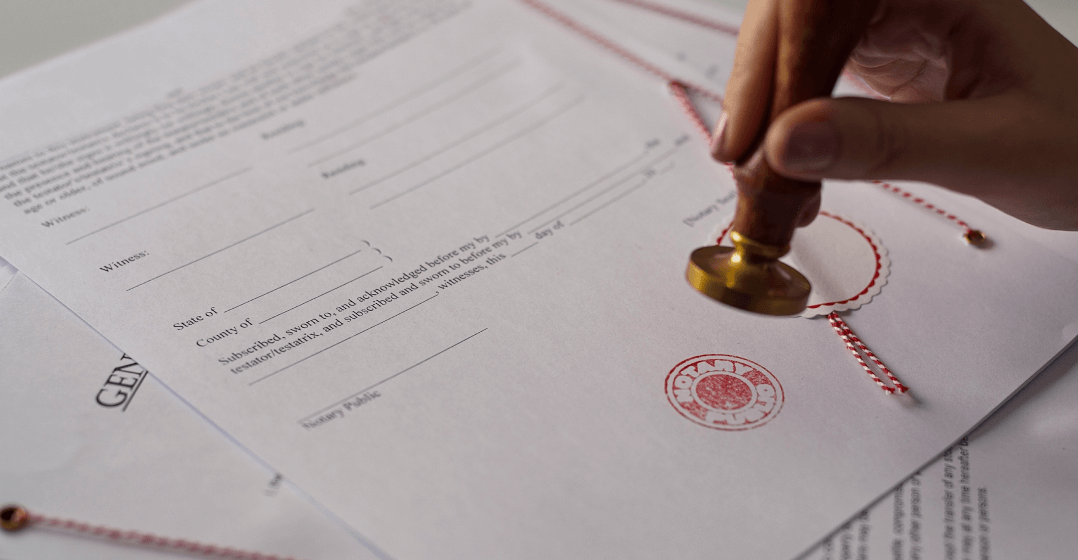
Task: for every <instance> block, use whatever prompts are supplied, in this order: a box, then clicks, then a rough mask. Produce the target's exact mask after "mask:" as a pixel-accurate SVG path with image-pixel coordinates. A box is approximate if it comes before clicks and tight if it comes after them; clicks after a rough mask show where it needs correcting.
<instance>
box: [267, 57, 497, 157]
mask: <svg viewBox="0 0 1078 560" xmlns="http://www.w3.org/2000/svg"><path fill="white" fill-rule="evenodd" d="M500 51H501V48H500V47H499V48H496V49H493V50H491V51H487V52H486V53H484V54H482V55H480V56H478V57H476V58H474V59H472V60H470V61H468V62H465V63H464V64H462V65H460V66H458V67H457V68H455V69H453V70H451V71H450V72H449V73H447V74H443V75H442V76H439V77H438V78H435V79H434V80H432V81H430V82H427V83H425V84H423V85H422V86H419V87H418V88H416V89H414V90H412V91H410V92H408V93H406V94H404V95H403V96H401V97H398V98H397V99H396V100H395V101H393V102H392V103H389V104H387V105H383V106H382V107H379V108H378V109H375V110H374V111H371V112H370V113H367V114H366V115H363V116H362V117H360V118H358V119H356V120H354V121H352V122H351V123H349V124H346V125H344V126H342V127H340V128H338V129H336V130H334V131H332V132H330V133H328V134H325V135H322V136H319V137H318V138H315V139H314V140H311V141H310V142H307V143H305V144H301V145H299V146H297V147H295V148H293V149H292V150H291V151H289V152H288V155H292V154H294V153H296V152H299V151H302V150H306V149H307V148H310V147H312V146H314V145H316V144H320V143H322V142H323V141H325V140H329V139H330V138H333V137H334V136H337V135H338V134H341V133H342V132H347V131H348V130H351V129H353V128H355V127H357V126H359V125H361V124H363V123H365V122H367V121H369V120H371V119H373V118H375V117H377V116H379V115H382V114H385V113H386V112H387V111H390V110H392V109H395V108H397V107H400V106H401V105H403V104H404V103H406V102H408V101H411V100H412V99H415V98H416V97H418V96H419V95H421V94H423V93H427V92H429V91H430V90H431V88H433V87H436V86H439V85H441V84H443V83H445V82H448V81H450V80H452V79H453V78H456V77H457V76H459V75H461V74H463V73H464V72H467V71H468V70H471V69H472V68H474V67H476V66H478V65H480V64H482V63H483V62H486V61H487V60H489V59H491V58H493V57H494V56H495V55H497V54H498V53H499V52H500Z"/></svg>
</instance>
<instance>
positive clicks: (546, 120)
mask: <svg viewBox="0 0 1078 560" xmlns="http://www.w3.org/2000/svg"><path fill="white" fill-rule="evenodd" d="M583 100H584V96H580V97H577V98H576V99H574V100H572V101H570V102H569V103H567V104H565V105H564V106H562V107H559V108H558V110H557V111H555V112H554V113H552V114H550V115H548V116H546V117H544V118H543V119H541V120H539V121H538V122H535V123H533V124H532V125H530V126H528V127H527V128H524V129H523V130H520V131H518V132H516V133H515V134H513V135H512V136H510V137H508V138H505V139H503V140H500V141H498V142H497V143H496V144H494V145H493V146H490V147H489V148H487V149H485V150H483V151H481V152H479V153H477V154H475V155H473V156H472V157H469V158H467V159H465V160H464V161H461V162H459V163H457V164H456V165H454V166H452V167H450V168H449V169H446V170H444V171H442V172H441V173H438V174H437V175H434V176H433V177H429V178H428V179H426V180H424V181H422V182H420V183H418V184H415V185H412V186H411V187H409V188H407V189H405V190H403V191H401V192H399V193H397V194H395V195H393V196H391V197H389V198H387V199H385V200H383V201H381V202H379V203H377V204H374V205H373V206H371V209H372V210H373V209H375V208H378V207H379V206H382V205H384V204H388V203H390V202H393V201H394V200H396V199H398V198H400V197H402V196H404V195H406V194H409V193H412V192H414V191H416V190H419V189H420V188H422V187H425V186H427V185H429V184H430V183H433V182H434V181H437V180H438V179H441V178H442V177H445V176H446V175H449V174H450V173H453V172H454V171H457V170H459V169H461V168H462V167H465V166H467V165H469V164H471V163H474V162H476V161H478V160H480V159H482V158H484V157H486V156H488V155H490V154H492V153H494V152H496V151H498V150H500V149H501V148H504V147H506V146H508V145H509V144H512V143H513V142H515V141H517V140H519V139H521V138H523V137H525V136H527V135H529V134H531V133H532V132H535V131H536V130H538V129H540V128H542V127H543V126H546V125H547V124H548V123H550V122H551V121H553V120H554V119H556V118H558V117H560V116H561V115H563V114H565V112H566V111H568V110H569V109H572V108H573V106H575V105H578V104H579V103H580V102H581V101H583Z"/></svg>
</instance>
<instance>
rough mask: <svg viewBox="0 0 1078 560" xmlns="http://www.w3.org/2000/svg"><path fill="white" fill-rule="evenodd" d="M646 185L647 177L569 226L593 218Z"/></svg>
mask: <svg viewBox="0 0 1078 560" xmlns="http://www.w3.org/2000/svg"><path fill="white" fill-rule="evenodd" d="M646 184H648V179H647V177H645V178H643V179H641V180H640V182H639V183H637V184H636V185H633V186H632V187H629V188H628V189H625V191H624V192H622V193H621V194H619V195H617V196H615V197H614V198H611V199H610V200H608V201H606V202H604V203H602V204H600V205H599V206H596V207H595V208H592V210H591V211H590V212H588V213H587V214H584V215H583V216H581V217H579V218H577V219H576V220H573V221H572V222H571V223H570V224H569V225H571V226H575V225H576V224H577V222H580V221H581V220H583V219H584V218H587V217H588V216H591V215H592V214H594V213H596V212H598V211H599V210H602V209H603V208H606V207H607V206H610V205H611V204H613V203H615V202H617V201H619V200H621V199H623V198H625V197H626V196H627V195H628V194H629V193H631V192H633V191H635V190H636V189H639V188H640V187H643V186H644V185H646Z"/></svg>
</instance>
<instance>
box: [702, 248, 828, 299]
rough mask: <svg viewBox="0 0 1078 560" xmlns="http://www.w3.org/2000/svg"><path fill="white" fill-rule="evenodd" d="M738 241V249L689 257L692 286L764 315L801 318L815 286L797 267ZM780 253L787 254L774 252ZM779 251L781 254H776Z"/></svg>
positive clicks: (707, 294)
mask: <svg viewBox="0 0 1078 560" xmlns="http://www.w3.org/2000/svg"><path fill="white" fill-rule="evenodd" d="M737 237H738V238H735V245H737V246H736V247H719V246H717V245H714V246H711V247H701V248H699V249H697V250H695V251H693V252H692V256H690V257H689V267H688V270H686V271H685V277H686V278H687V279H688V280H689V284H691V285H692V287H694V288H696V289H697V290H699V291H700V292H702V293H703V294H704V295H706V296H708V297H710V298H711V299H714V300H715V301H718V302H721V303H725V304H726V305H730V306H733V307H736V308H738V309H744V310H745V311H751V312H753V313H761V314H764V315H797V314H798V313H800V312H801V311H804V309H805V306H806V305H807V304H808V298H809V292H810V291H811V289H812V286H811V285H810V284H809V281H808V279H807V278H805V277H804V275H802V274H801V273H800V272H798V271H797V270H796V269H794V268H793V267H791V266H789V265H787V264H786V263H782V262H779V261H778V260H776V259H777V257H772V256H771V255H767V256H761V255H760V254H759V253H755V252H753V251H752V247H751V246H750V247H746V245H749V244H755V242H753V241H752V240H749V239H746V238H744V237H742V236H737ZM770 249H772V251H770V252H771V253H774V252H778V251H781V252H779V256H781V255H782V254H785V253H786V250H782V249H779V248H770ZM776 249H778V250H776Z"/></svg>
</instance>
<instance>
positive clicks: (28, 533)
mask: <svg viewBox="0 0 1078 560" xmlns="http://www.w3.org/2000/svg"><path fill="white" fill-rule="evenodd" d="M0 335H2V336H0V364H3V375H2V378H3V387H4V390H3V391H0V409H2V410H3V411H4V416H5V418H7V422H8V427H7V429H5V430H3V431H2V432H0V448H2V449H3V450H4V454H3V460H2V461H0V503H2V504H4V505H6V504H10V503H17V504H20V505H23V506H25V507H26V508H27V509H29V510H30V511H32V512H34V513H38V514H41V515H47V516H52V517H63V518H68V519H74V520H76V521H81V522H83V523H89V524H91V525H104V526H108V527H113V528H117V529H121V530H124V531H129V530H134V531H141V532H149V533H153V534H156V535H161V536H167V537H172V538H183V539H187V540H193V541H198V542H204V543H207V544H214V545H218V546H230V547H234V548H239V549H243V550H252V551H258V552H263V553H266V554H277V555H278V556H280V557H284V556H293V557H296V558H308V559H316V558H317V559H321V558H326V559H329V558H337V559H341V560H344V559H356V558H360V559H362V558H377V556H376V555H375V554H374V553H372V552H371V551H370V550H369V549H368V548H367V547H366V546H365V544H364V543H363V542H361V541H360V540H358V539H357V538H356V537H355V536H354V535H352V534H351V533H350V531H349V530H348V529H347V528H346V527H343V526H341V525H340V524H339V523H335V522H334V521H333V520H332V519H331V518H329V517H327V516H326V514H325V513H324V512H322V511H320V510H319V509H317V507H316V506H315V505H313V504H311V503H310V501H309V498H307V497H305V496H303V495H302V494H299V493H297V492H296V491H295V490H294V489H293V488H292V487H291V485H290V484H289V483H288V482H287V481H286V480H285V479H284V478H283V477H282V476H281V475H280V474H279V473H276V472H274V471H272V470H269V469H268V468H267V466H266V465H260V464H258V463H257V462H256V461H255V460H254V459H253V458H252V457H250V456H249V455H248V454H246V453H245V452H244V451H243V450H242V449H241V448H240V447H238V446H237V445H236V444H235V443H234V442H233V441H231V440H229V439H228V438H227V437H226V436H225V435H223V434H221V433H220V432H218V431H217V430H215V429H214V428H213V427H212V425H210V424H209V423H208V422H206V421H205V419H203V418H200V417H199V416H198V415H197V414H196V413H195V412H193V411H192V410H191V409H190V408H189V407H187V406H186V405H185V404H183V402H182V401H181V400H180V399H178V398H177V397H176V396H175V395H172V394H170V393H169V392H168V390H166V389H165V388H164V387H162V386H161V384H160V383H159V382H158V381H157V380H156V379H154V377H153V375H152V373H150V372H149V371H147V370H146V368H144V367H142V366H141V365H140V364H139V363H138V362H136V361H135V360H134V359H133V358H132V357H131V356H129V355H127V354H125V353H123V352H121V351H120V350H117V349H116V348H115V347H114V346H112V345H111V344H109V343H108V341H106V340H104V339H103V338H101V335H99V334H97V333H95V332H94V331H93V329H91V328H89V327H88V326H86V324H85V323H83V322H82V321H81V320H79V318H78V317H76V316H75V315H74V314H72V313H71V312H70V311H68V310H67V309H65V308H64V306H63V305H61V304H60V303H59V302H57V301H56V300H55V299H53V298H52V297H50V296H49V294H48V293H46V292H45V291H44V290H42V289H41V288H39V287H38V286H36V285H35V284H34V283H33V282H31V281H30V280H29V279H27V278H26V277H25V276H21V275H20V276H18V277H17V278H16V279H15V280H13V281H12V283H11V284H10V285H9V287H8V288H7V289H6V290H4V291H3V292H0ZM0 558H4V559H10V560H22V559H31V558H32V559H34V560H49V559H56V560H69V559H72V558H78V559H84V560H96V559H101V560H106V559H107V560H126V559H135V558H140V559H145V558H162V559H164V558H176V555H175V554H174V553H167V552H158V551H154V550H150V549H146V548H143V547H125V546H119V545H116V544H115V543H112V542H109V541H104V540H101V541H98V540H94V539H88V538H86V537H84V536H73V535H70V534H64V533H58V532H54V531H50V530H35V529H30V530H24V531H21V532H19V533H7V532H5V533H3V534H0Z"/></svg>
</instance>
